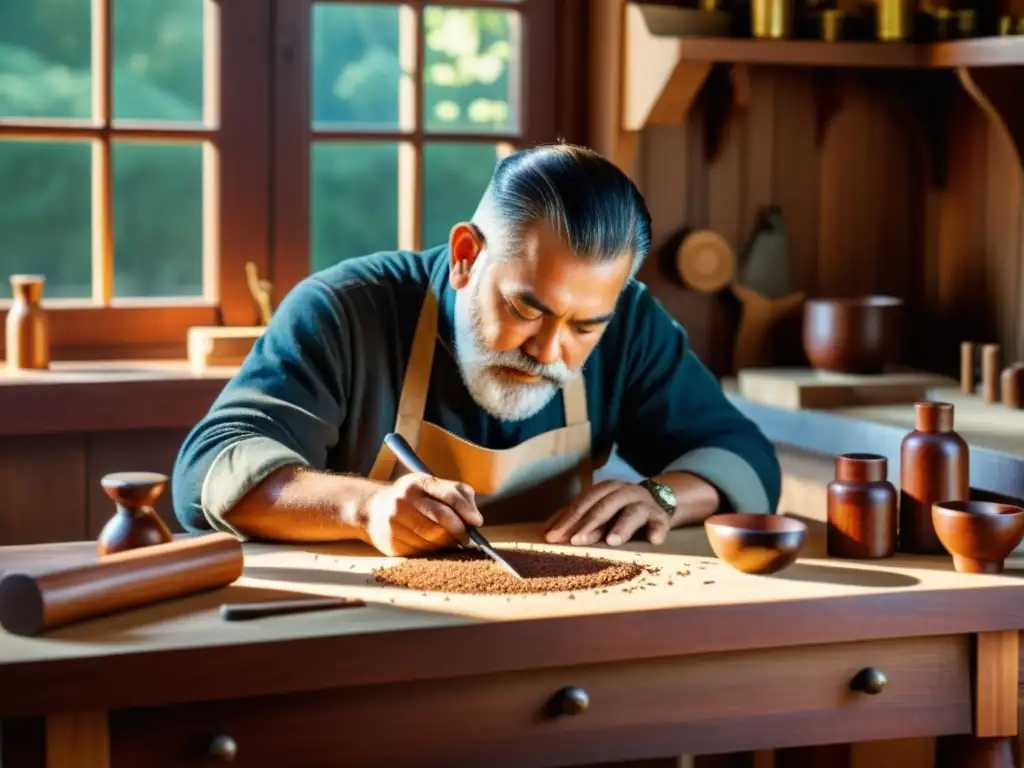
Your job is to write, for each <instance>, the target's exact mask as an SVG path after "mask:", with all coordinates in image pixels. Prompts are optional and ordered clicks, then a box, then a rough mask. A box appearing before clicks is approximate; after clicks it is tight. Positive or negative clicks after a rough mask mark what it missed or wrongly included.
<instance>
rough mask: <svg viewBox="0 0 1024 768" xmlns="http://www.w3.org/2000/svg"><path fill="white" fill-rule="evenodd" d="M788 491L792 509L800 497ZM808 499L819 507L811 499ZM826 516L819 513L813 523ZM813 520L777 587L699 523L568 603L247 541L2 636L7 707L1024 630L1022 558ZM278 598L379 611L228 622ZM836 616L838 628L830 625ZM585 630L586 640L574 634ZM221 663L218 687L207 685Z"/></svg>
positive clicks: (365, 553)
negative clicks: (350, 601) (833, 527)
mask: <svg viewBox="0 0 1024 768" xmlns="http://www.w3.org/2000/svg"><path fill="white" fill-rule="evenodd" d="M812 493H813V492H812ZM794 494H795V495H794ZM790 496H791V497H792V498H793V499H794V500H795V501H799V499H800V491H799V489H797V490H795V491H790ZM804 499H805V503H813V504H814V506H815V507H816V508H817V507H818V506H819V505H820V501H819V500H817V499H815V498H814V497H813V495H811V496H808V495H805V496H804ZM815 516H816V517H818V518H819V519H820V512H819V511H817V510H816V512H815ZM807 522H808V523H809V525H810V527H811V529H812V535H811V537H810V540H809V542H808V545H807V548H806V549H805V551H804V556H803V557H802V558H801V560H800V561H798V562H797V564H795V565H794V566H792V567H791V568H790V569H788V570H787V571H784V572H783V573H781V574H779V575H776V576H774V577H756V576H748V575H745V574H741V573H739V572H737V571H734V570H732V569H731V568H729V567H728V566H726V565H724V564H722V563H720V562H719V561H718V560H717V559H716V558H715V557H714V556H713V555H712V553H711V551H710V549H709V547H708V544H707V540H706V537H705V536H704V532H703V530H702V528H690V529H684V530H679V531H676V532H674V533H673V534H672V535H671V536H670V539H669V542H668V543H667V544H666V545H665V546H664V547H661V548H657V549H655V548H654V547H651V546H650V545H646V544H643V543H634V544H631V545H629V547H628V548H624V549H620V550H607V549H601V548H592V549H591V550H589V551H591V552H593V553H600V554H602V555H605V556H608V557H619V558H626V559H634V558H636V559H638V560H639V561H641V562H643V563H645V564H648V565H652V566H658V567H661V568H662V569H663V570H662V574H661V575H660V576H658V577H653V578H652V579H651V583H650V584H649V585H648V586H646V588H645V589H644V590H641V591H632V592H630V593H629V594H626V593H624V592H622V591H621V590H616V589H610V590H609V591H608V593H593V592H580V593H576V594H574V595H573V596H572V598H570V596H569V595H568V594H551V595H547V596H544V595H524V596H516V597H509V598H505V597H500V596H471V595H443V594H425V593H419V592H410V591H407V590H402V589H399V588H392V587H382V586H378V585H376V584H374V583H372V578H371V577H370V571H371V570H372V569H373V568H374V567H376V566H379V565H382V564H385V563H387V562H391V561H390V560H389V559H388V558H382V557H380V556H377V555H374V554H373V553H372V552H371V551H370V550H369V548H368V547H365V546H362V545H354V544H352V545H333V546H315V547H313V546H310V547H281V546H276V545H266V544H264V545H247V546H246V570H245V575H244V576H243V578H242V579H240V580H239V581H238V582H237V583H236V584H235V585H232V586H231V587H228V588H226V589H223V590H218V591H216V592H213V593H209V594H206V595H202V596H195V597H190V598H184V599H181V600H175V601H172V602H170V603H166V604H163V605H159V606H153V607H151V608H145V609H140V610H135V611H130V612H126V613H123V614H120V615H118V616H113V617H110V618H106V619H99V620H95V621H90V622H86V623H82V624H79V625H76V626H72V627H68V628H65V629H62V630H57V631H55V632H53V633H51V634H49V635H47V636H46V637H42V638H18V637H12V636H10V635H6V634H4V635H0V714H3V715H13V714H31V713H34V712H39V711H42V709H43V708H52V707H53V706H56V705H57V703H58V702H60V703H61V705H63V706H68V707H70V706H73V705H74V704H75V703H79V704H81V703H82V702H85V701H91V702H96V699H97V698H99V699H101V700H102V701H103V702H104V703H105V704H109V705H115V704H116V705H119V706H125V705H128V704H132V705H142V704H146V703H152V702H163V703H166V702H169V701H176V700H191V699H192V698H193V697H195V696H196V690H197V689H199V690H202V691H203V694H202V695H203V696H204V697H208V698H219V697H222V696H227V695H239V690H240V689H241V691H242V692H244V693H245V694H246V695H250V694H256V693H269V692H272V691H279V690H280V688H281V687H282V686H283V688H284V689H286V690H303V689H310V688H319V687H322V686H324V685H327V684H330V683H331V682H332V681H333V683H334V684H337V685H340V684H346V685H357V684H359V685H362V684H372V683H387V682H396V681H402V680H404V681H411V680H416V679H424V678H431V677H435V676H446V675H450V674H481V673H498V672H502V671H514V670H517V669H527V668H536V667H538V666H540V667H545V666H554V665H559V664H568V663H602V662H611V661H616V660H621V659H633V660H638V659H644V658H655V657H660V656H667V655H677V654H689V653H707V652H724V651H734V650H744V649H758V648H761V649H763V648H772V647H783V646H789V645H794V644H812V643H826V642H853V641H860V640H869V639H882V638H887V637H901V636H906V637H912V636H927V635H939V634H959V633H966V632H977V631H992V630H1002V629H1016V628H1019V627H1022V626H1024V599H1022V598H1024V580H1022V579H1021V578H1020V574H1019V573H1017V572H1016V571H1014V570H1012V568H1013V564H1012V563H1011V564H1010V568H1011V570H1009V571H1007V572H1006V573H1004V574H1001V575H967V574H958V573H955V572H954V571H953V570H952V567H951V564H950V560H949V558H947V557H940V556H933V557H895V558H893V559H891V560H887V561H884V562H881V563H879V562H874V563H871V562H862V561H838V560H835V559H827V558H825V557H824V525H823V524H822V523H821V522H819V521H818V520H812V519H808V520H807ZM486 533H487V535H488V537H489V538H490V539H491V541H492V542H494V543H495V544H497V545H515V546H522V547H525V548H533V547H538V548H541V549H551V550H556V551H566V550H568V551H578V550H573V549H572V548H564V547H549V546H548V545H542V544H538V543H537V542H538V538H539V537H538V533H539V531H538V529H537V528H536V527H533V526H514V527H507V528H493V529H489V530H486ZM67 550H68V548H67V547H65V551H67ZM79 556H80V555H79ZM0 559H3V560H4V561H5V563H10V564H12V567H14V564H16V566H17V567H19V568H20V567H26V566H27V567H29V568H31V567H32V561H33V560H36V559H39V560H40V562H41V563H42V562H45V567H52V565H53V563H54V561H55V560H59V559H61V557H60V556H59V555H56V554H55V553H54V552H53V551H52V550H51V549H50V548H47V547H40V548H17V547H15V548H7V549H3V550H0ZM687 571H688V572H689V575H688V576H678V575H676V574H677V573H679V572H687ZM268 593H270V594H278V595H285V594H296V595H304V596H317V595H320V596H331V595H337V596H347V597H356V598H360V599H364V600H366V602H367V604H368V605H367V607H366V608H364V609H359V610H358V611H351V612H346V613H345V614H344V615H341V614H308V615H300V616H292V617H287V618H281V619H272V620H267V621H264V622H246V623H242V624H229V623H226V622H223V621H222V620H221V619H220V617H219V614H218V612H217V609H218V607H219V605H220V604H221V603H224V602H232V603H237V602H244V601H246V600H267V599H271V598H268V596H267V595H268ZM446 598H447V599H446ZM392 601H394V602H392ZM829 615H835V616H842V617H843V621H822V617H823V616H829ZM579 637H586V638H587V642H586V643H578V642H576V641H575V640H574V639H573V638H579ZM410 642H412V643H414V644H415V645H417V646H420V645H422V646H423V647H442V648H445V649H446V653H445V654H442V655H439V656H438V657H437V658H436V659H434V660H433V661H432V663H431V664H430V665H423V664H421V663H420V662H419V661H417V659H416V657H415V655H412V656H410V655H409V654H408V652H407V650H403V649H408V648H409V643H410ZM328 658H329V659H330V660H331V661H330V663H327V659H328ZM212 670H217V672H218V674H217V676H216V678H217V679H215V680H210V679H207V678H208V677H209V674H208V673H209V671H212ZM284 670H287V671H286V672H285V671H284ZM96 679H104V681H105V682H104V685H103V686H102V690H97V689H96V687H95V686H92V685H91V684H90V683H89V681H90V680H96ZM142 680H144V681H145V683H144V684H140V681H142ZM199 680H202V684H201V685H199V682H198V681H199Z"/></svg>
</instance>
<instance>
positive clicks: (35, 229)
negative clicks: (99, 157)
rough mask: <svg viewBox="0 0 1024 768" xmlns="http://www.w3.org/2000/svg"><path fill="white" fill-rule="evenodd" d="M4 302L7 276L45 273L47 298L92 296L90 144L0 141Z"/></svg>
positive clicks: (8, 291) (0, 255)
mask: <svg viewBox="0 0 1024 768" xmlns="http://www.w3.org/2000/svg"><path fill="white" fill-rule="evenodd" d="M0 179H3V180H4V183H3V184H0V233H3V234H2V235H0V298H4V299H9V298H10V297H11V285H10V283H9V282H8V280H7V277H8V275H11V274H14V273H16V272H31V273H33V274H42V275H46V287H45V289H44V290H43V298H44V299H47V298H50V299H57V298H88V297H89V296H91V295H92V149H91V147H90V146H89V144H88V142H82V141H75V142H59V143H57V142H23V141H0Z"/></svg>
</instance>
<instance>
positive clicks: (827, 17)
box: [821, 8, 846, 43]
mask: <svg viewBox="0 0 1024 768" xmlns="http://www.w3.org/2000/svg"><path fill="white" fill-rule="evenodd" d="M845 29H846V13H845V12H844V11H841V10H839V9H838V8H829V9H828V10H826V11H822V14H821V39H822V40H825V41H826V42H829V43H834V42H837V41H839V40H842V39H843V38H844V37H845V36H846V34H845Z"/></svg>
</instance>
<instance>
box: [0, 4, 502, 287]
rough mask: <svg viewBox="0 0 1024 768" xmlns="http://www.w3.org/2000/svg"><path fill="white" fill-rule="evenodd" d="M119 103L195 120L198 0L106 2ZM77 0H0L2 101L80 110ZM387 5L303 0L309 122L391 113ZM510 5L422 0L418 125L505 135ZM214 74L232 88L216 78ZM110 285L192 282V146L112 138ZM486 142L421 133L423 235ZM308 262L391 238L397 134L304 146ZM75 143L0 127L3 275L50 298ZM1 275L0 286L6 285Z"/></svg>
mask: <svg viewBox="0 0 1024 768" xmlns="http://www.w3.org/2000/svg"><path fill="white" fill-rule="evenodd" d="M113 5H114V19H113V22H114V57H113V59H114V73H113V109H114V117H115V118H117V119H130V120H160V121H175V122H182V123H199V122H200V121H201V119H202V100H203V54H204V51H203V9H202V0H114V2H113ZM89 6H90V3H89V0H32V2H12V3H0V117H7V118H26V117H27V118H51V119H67V118H73V119H87V118H89V117H90V114H91V104H92V74H93V73H92V72H91V64H90V61H91V52H90V35H91V30H90V23H91V22H90V19H91V10H90V7H89ZM399 13H400V11H399V9H398V7H397V6H386V5H384V6H382V5H358V4H347V3H333V4H330V5H327V4H324V5H317V6H314V16H313V27H312V61H311V66H312V71H311V86H312V89H313V92H312V94H311V96H312V105H313V120H314V125H315V126H320V127H328V128H331V129H345V128H348V129H352V130H364V131H366V130H392V129H398V128H399V127H400V126H399V124H398V120H399V114H398V110H399V88H400V81H401V76H402V72H401V68H400V61H399V51H398V44H399ZM515 20H516V19H515V16H514V15H513V14H511V13H508V12H504V11H496V10H474V9H465V8H459V9H455V8H443V7H428V8H427V9H426V12H425V14H424V24H425V27H426V34H425V38H426V39H425V41H424V43H425V45H426V48H425V51H424V72H423V78H424V88H423V94H424V105H423V108H424V115H423V125H424V128H425V129H426V130H427V131H428V132H429V131H439V132H444V133H459V132H467V133H475V134H487V133H495V134H508V133H514V132H515V131H516V130H517V128H518V126H517V115H516V114H515V113H514V107H513V104H512V103H510V98H509V92H510V75H511V74H512V72H511V69H512V68H511V63H512V61H513V57H514V51H513V45H514V42H515V36H514V34H512V30H513V28H514V26H513V25H514V23H515ZM225 87H226V88H231V87H243V88H244V87H245V84H244V83H239V84H232V83H227V84H226V85H225ZM112 158H113V169H114V179H113V181H114V226H115V243H116V246H115V249H116V252H115V271H116V273H115V283H114V285H115V295H117V296H174V295H200V294H201V291H202V282H201V280H202V261H201V258H202V257H201V247H202V232H201V225H200V219H201V211H202V205H201V199H200V198H201V193H202V183H201V169H202V154H201V151H200V147H199V146H198V145H195V146H192V145H179V144H175V145H155V144H151V143H138V142H127V141H119V142H115V145H114V148H113V154H112ZM495 159H496V157H495V145H494V144H493V143H469V142H458V143H440V142H437V143H430V142H429V136H428V140H427V143H426V146H425V147H424V192H423V198H424V231H423V244H424V246H429V245H433V244H436V243H438V242H441V241H442V240H443V239H445V238H446V237H447V233H448V230H449V229H450V227H451V225H452V224H453V223H455V222H456V221H458V220H459V219H462V218H466V217H468V216H469V215H470V214H472V211H473V208H474V206H475V205H476V202H477V200H478V198H479V196H480V193H481V192H482V191H483V188H484V185H485V184H486V181H487V179H488V178H489V176H490V173H491V170H492V169H493V166H494V162H495ZM310 163H311V174H310V175H311V179H312V187H311V194H312V196H311V212H312V215H311V218H312V221H311V228H312V229H311V235H312V238H311V241H312V251H313V252H312V266H313V269H320V268H323V267H325V266H328V265H330V264H332V263H334V262H336V261H338V260H339V259H342V258H349V257H352V256H355V255H360V254H363V253H368V252H371V251H374V250H379V249H388V248H394V247H396V246H397V221H398V212H397V200H398V144H397V143H392V142H373V143H357V142H330V143H328V142H322V141H317V142H315V143H314V145H313V146H312V147H311V150H310ZM90 169H91V151H90V148H89V144H88V142H81V141H76V142H56V141H46V142H36V141H33V142H29V141H0V179H2V180H3V181H2V185H0V275H6V274H9V273H12V272H40V273H43V274H45V275H47V278H48V280H47V290H46V295H47V296H49V297H84V296H88V295H89V294H90V291H91V275H90V253H91V215H92V214H91V198H90V196H91V181H90V179H91V171H90ZM9 295H10V294H9V286H8V285H7V284H6V280H0V297H5V296H9Z"/></svg>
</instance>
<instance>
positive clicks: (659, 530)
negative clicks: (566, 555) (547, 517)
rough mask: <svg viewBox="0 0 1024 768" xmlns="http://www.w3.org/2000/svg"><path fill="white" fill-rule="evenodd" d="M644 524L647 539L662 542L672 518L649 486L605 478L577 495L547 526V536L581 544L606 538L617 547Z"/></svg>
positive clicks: (670, 525) (547, 537) (607, 541)
mask: <svg viewBox="0 0 1024 768" xmlns="http://www.w3.org/2000/svg"><path fill="white" fill-rule="evenodd" d="M645 525H646V526H647V538H648V540H649V541H650V542H651V543H652V544H662V543H664V541H665V537H666V536H667V535H668V532H669V529H670V528H671V527H672V521H671V520H670V519H669V516H668V514H667V513H666V512H665V510H664V509H662V508H661V507H660V506H658V503H657V502H656V501H655V500H654V497H653V496H651V492H650V491H648V490H647V489H646V488H643V487H641V486H639V485H636V484H634V483H623V482H620V481H619V480H604V481H602V482H600V483H597V484H596V485H594V486H593V487H592V488H590V490H588V491H585V492H584V493H581V494H580V495H579V496H577V497H576V498H575V499H574V500H573V502H572V504H570V505H569V506H568V507H567V508H566V509H565V510H564V511H563V512H562V513H561V514H560V515H559V516H558V517H557V518H556V519H555V521H554V522H553V523H552V524H551V525H550V526H549V527H548V529H547V532H546V533H545V538H546V539H547V541H548V542H550V543H551V544H582V545H590V544H596V543H598V542H599V541H601V539H602V538H604V540H605V542H606V543H608V544H610V545H611V546H613V547H615V546H618V545H619V544H622V543H623V542H626V541H629V540H630V539H631V538H632V537H633V534H634V533H636V532H637V531H638V530H640V528H642V527H643V526H645ZM605 530H607V531H608V535H607V536H605V535H604V534H605Z"/></svg>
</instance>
